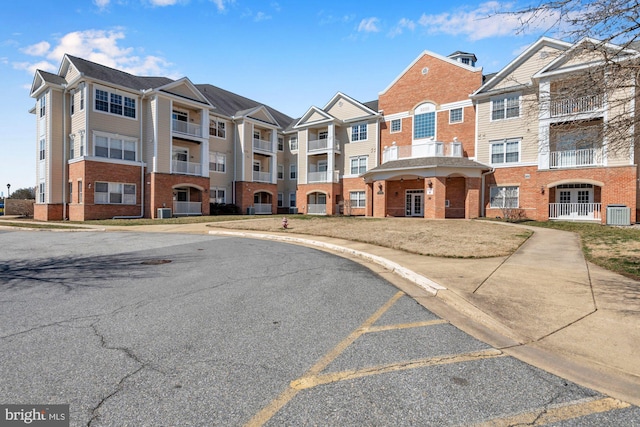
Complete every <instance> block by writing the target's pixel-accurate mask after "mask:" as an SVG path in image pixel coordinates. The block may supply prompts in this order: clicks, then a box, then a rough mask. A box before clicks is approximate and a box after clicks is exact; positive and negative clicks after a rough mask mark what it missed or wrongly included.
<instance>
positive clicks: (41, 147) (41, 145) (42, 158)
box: [38, 139, 46, 160]
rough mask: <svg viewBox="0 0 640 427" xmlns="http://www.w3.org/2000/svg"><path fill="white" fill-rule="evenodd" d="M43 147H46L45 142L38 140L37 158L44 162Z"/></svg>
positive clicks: (44, 153)
mask: <svg viewBox="0 0 640 427" xmlns="http://www.w3.org/2000/svg"><path fill="white" fill-rule="evenodd" d="M45 147H46V143H45V140H44V139H41V140H40V151H39V156H38V158H39V160H44V159H45V155H46V152H45V150H46V148H45Z"/></svg>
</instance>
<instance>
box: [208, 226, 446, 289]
mask: <svg viewBox="0 0 640 427" xmlns="http://www.w3.org/2000/svg"><path fill="white" fill-rule="evenodd" d="M209 234H211V235H220V236H235V237H249V238H256V239H264V240H274V241H280V242H286V243H302V244H305V245H310V246H316V247H318V248H322V249H328V250H331V251H335V252H339V253H344V254H348V255H352V256H355V257H358V258H361V259H364V260H366V261H370V262H373V263H374V264H377V265H380V266H382V267H384V268H386V269H387V270H389V271H391V272H392V273H395V274H397V275H398V276H400V277H402V278H404V279H407V280H409V281H411V282H413V283H415V284H416V285H417V286H419V287H420V288H422V289H424V290H425V291H427V292H429V293H430V294H432V295H434V296H435V295H437V294H438V291H443V290H446V289H447V288H445V287H444V286H442V285H440V284H438V283H436V282H434V281H433V280H431V279H428V278H426V277H424V276H423V275H421V274H418V273H416V272H415V271H413V270H410V269H408V268H406V267H403V266H401V265H400V264H398V263H395V262H393V261H389V260H388V259H386V258H383V257H380V256H377V255H371V254H369V253H367V252H362V251H358V250H355V249H349V248H346V247H344V246H339V245H334V244H333V243H326V242H321V241H318V240H312V239H304V238H300V237H290V236H280V235H274V234H265V233H247V232H242V231H209Z"/></svg>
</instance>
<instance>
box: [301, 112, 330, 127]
mask: <svg viewBox="0 0 640 427" xmlns="http://www.w3.org/2000/svg"><path fill="white" fill-rule="evenodd" d="M325 119H326V117H325V116H323V115H322V114H320V113H318V112H314V113H313V114H312V115H311V117H309V119H308V120H306V121H304V122H303V124H304V123H313V122H317V121H320V120H325Z"/></svg>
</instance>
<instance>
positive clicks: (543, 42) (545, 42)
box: [470, 37, 571, 98]
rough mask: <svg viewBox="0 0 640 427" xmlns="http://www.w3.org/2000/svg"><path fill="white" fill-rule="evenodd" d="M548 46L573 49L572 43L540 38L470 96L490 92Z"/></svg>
mask: <svg viewBox="0 0 640 427" xmlns="http://www.w3.org/2000/svg"><path fill="white" fill-rule="evenodd" d="M547 46H549V47H553V48H556V49H558V50H567V49H569V48H570V47H571V43H568V42H564V41H562V40H556V39H552V38H550V37H540V38H539V39H538V40H537V41H536V42H535V43H533V44H532V45H530V46H529V47H528V48H527V49H526V50H525V51H524V52H522V53H521V54H520V55H518V56H517V57H516V58H515V59H514V60H513V61H511V62H510V63H509V64H507V65H506V66H505V67H504V68H503V69H502V70H500V71H498V72H497V73H495V74H494V75H493V76H492V77H491V78H487V81H486V83H485V84H483V85H482V86H480V87H479V88H478V90H476V91H475V92H474V93H472V94H471V95H470V96H471V97H472V98H473V97H474V96H477V95H480V94H483V93H486V92H489V91H490V90H491V89H492V88H494V87H495V86H496V85H497V84H498V83H500V82H501V81H502V80H503V79H504V78H505V77H506V76H508V75H509V74H511V72H513V71H514V70H515V69H516V68H518V67H519V66H520V65H522V64H523V63H524V62H525V61H526V60H527V59H529V58H531V57H532V56H533V55H534V54H535V53H536V52H538V51H539V50H540V49H542V48H543V47H547Z"/></svg>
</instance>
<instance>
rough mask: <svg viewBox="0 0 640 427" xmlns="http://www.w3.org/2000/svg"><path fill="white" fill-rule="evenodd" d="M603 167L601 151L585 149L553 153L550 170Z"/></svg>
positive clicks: (550, 157) (551, 154)
mask: <svg viewBox="0 0 640 427" xmlns="http://www.w3.org/2000/svg"><path fill="white" fill-rule="evenodd" d="M599 165H602V160H601V156H600V150H599V149H595V148H585V149H581V150H563V151H551V152H550V153H549V169H563V168H579V167H583V166H599Z"/></svg>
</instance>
